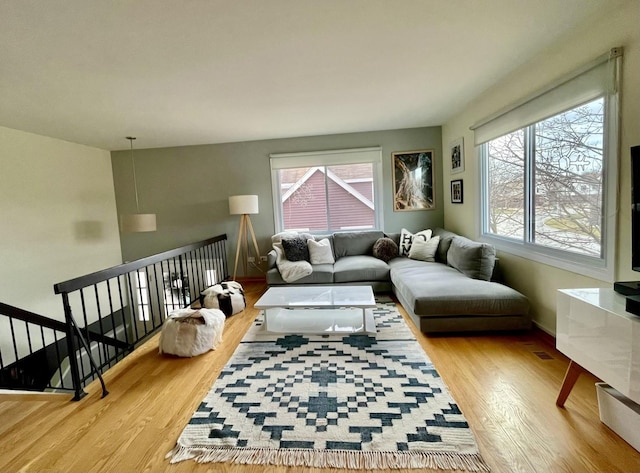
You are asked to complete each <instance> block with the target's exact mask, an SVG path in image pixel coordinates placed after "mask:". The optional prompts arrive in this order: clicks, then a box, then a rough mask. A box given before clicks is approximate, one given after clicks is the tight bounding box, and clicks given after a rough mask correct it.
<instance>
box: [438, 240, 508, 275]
mask: <svg viewBox="0 0 640 473" xmlns="http://www.w3.org/2000/svg"><path fill="white" fill-rule="evenodd" d="M495 259H496V250H495V248H494V247H493V246H492V245H489V244H487V243H479V242H475V241H471V240H469V239H468V238H464V237H461V236H455V237H453V239H452V240H451V246H450V247H449V251H448V252H447V264H448V265H449V266H451V267H453V268H456V269H457V270H458V271H460V272H461V273H462V274H464V275H465V276H468V277H470V278H473V279H481V280H483V281H489V280H491V274H492V273H493V266H494V265H495Z"/></svg>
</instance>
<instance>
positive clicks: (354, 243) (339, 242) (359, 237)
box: [333, 230, 384, 260]
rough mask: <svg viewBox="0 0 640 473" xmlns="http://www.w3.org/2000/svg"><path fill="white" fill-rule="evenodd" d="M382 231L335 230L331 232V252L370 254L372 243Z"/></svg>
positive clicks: (337, 255)
mask: <svg viewBox="0 0 640 473" xmlns="http://www.w3.org/2000/svg"><path fill="white" fill-rule="evenodd" d="M383 236H384V233H382V232H381V231H377V230H371V231H365V232H336V233H334V234H333V254H334V256H335V257H336V260H338V258H342V257H343V256H357V255H372V254H373V245H374V243H375V242H376V241H377V240H378V238H382V237H383Z"/></svg>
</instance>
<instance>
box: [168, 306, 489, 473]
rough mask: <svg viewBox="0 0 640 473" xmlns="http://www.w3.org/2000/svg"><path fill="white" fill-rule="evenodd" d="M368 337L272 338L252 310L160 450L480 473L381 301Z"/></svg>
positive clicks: (473, 447)
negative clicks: (172, 439) (247, 324)
mask: <svg viewBox="0 0 640 473" xmlns="http://www.w3.org/2000/svg"><path fill="white" fill-rule="evenodd" d="M374 317H375V321H376V329H377V333H376V334H375V335H349V336H344V337H341V336H335V335H333V336H332V335H329V336H327V335H303V334H272V333H267V332H265V331H264V329H263V326H262V315H260V316H259V317H258V318H257V319H256V320H255V322H254V323H253V325H252V326H251V328H250V329H249V330H248V331H247V334H246V335H245V336H244V338H243V339H242V341H241V343H240V345H239V346H238V348H237V350H236V351H235V353H234V354H233V356H232V357H231V359H230V360H229V362H228V363H227V364H226V365H225V367H224V368H223V369H222V372H221V373H220V376H219V378H218V379H217V380H216V381H215V383H214V385H213V386H212V387H211V390H210V391H209V393H208V394H207V396H206V397H205V398H204V400H203V401H202V403H201V404H200V406H199V407H198V409H197V410H196V412H195V413H194V414H193V417H192V418H191V420H190V421H189V423H188V425H187V426H186V427H185V429H184V431H183V432H182V434H181V435H180V437H179V439H178V441H177V444H176V447H175V448H174V449H173V450H172V451H171V452H169V453H168V454H167V458H169V457H170V458H171V463H176V462H180V461H183V460H188V459H194V460H195V461H198V462H203V463H204V462H231V463H240V464H261V465H287V466H308V467H318V468H350V469H366V470H371V469H381V470H386V469H397V468H419V469H422V470H423V471H424V470H434V471H437V470H463V471H482V472H487V471H489V468H488V466H487V465H486V464H485V462H484V461H483V460H482V458H481V457H480V454H479V452H478V447H477V444H476V441H475V438H474V436H473V432H472V431H471V429H470V428H469V425H468V424H467V421H466V420H465V418H464V416H463V414H462V413H461V412H460V409H459V408H458V405H457V404H456V402H455V400H454V399H453V398H452V397H451V394H450V393H449V391H448V390H447V388H446V386H445V385H444V383H443V381H442V379H441V378H440V376H439V374H438V373H437V371H436V370H435V369H434V367H433V364H432V363H431V361H430V360H429V358H428V357H427V355H426V353H425V352H424V350H423V349H422V347H421V346H420V344H419V343H418V342H417V340H416V339H415V337H414V336H413V334H412V332H411V330H409V328H408V327H407V325H406V323H405V322H404V319H403V318H402V316H401V315H400V314H399V313H398V311H397V310H396V308H395V304H394V302H393V301H391V299H389V298H379V299H378V302H377V308H376V309H374Z"/></svg>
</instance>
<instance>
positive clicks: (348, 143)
mask: <svg viewBox="0 0 640 473" xmlns="http://www.w3.org/2000/svg"><path fill="white" fill-rule="evenodd" d="M138 146H139V147H140V149H137V147H138ZM368 146H381V147H382V157H383V180H384V196H383V205H384V230H385V231H387V232H399V231H400V229H401V228H403V227H404V228H407V229H408V230H411V231H418V230H422V229H424V228H431V227H435V226H442V225H443V222H444V213H443V210H444V205H443V200H442V199H443V192H442V191H443V188H442V167H441V165H442V145H441V129H440V127H428V128H411V129H404V130H389V131H374V132H365V133H349V134H340V135H325V136H310V137H302V138H288V139H277V140H264V141H251V142H241V143H226V144H215V145H202V146H184V147H177V148H161V149H142V148H144V137H138V139H137V141H136V142H135V144H134V151H133V153H134V160H135V167H136V178H137V184H138V196H139V202H140V212H143V213H146V212H155V213H156V214H157V218H158V231H157V232H153V233H138V234H125V235H122V236H121V246H122V257H123V261H130V260H133V259H136V258H141V257H143V256H148V255H150V254H153V253H157V252H160V251H164V250H168V249H171V248H175V247H177V246H181V245H184V244H187V243H192V242H195V241H198V240H202V239H205V238H208V237H211V236H214V235H218V234H221V233H226V234H227V236H228V238H229V241H228V247H227V248H228V252H229V255H231V256H232V257H231V258H230V263H233V256H234V255H235V241H236V239H237V232H238V224H239V218H238V216H232V215H229V208H228V203H227V198H228V197H229V196H230V195H236V194H257V195H258V196H259V199H260V214H258V215H252V216H251V221H252V223H253V227H254V230H255V233H256V238H257V240H258V246H259V247H260V253H261V254H263V255H264V254H266V253H267V252H268V251H269V249H270V246H271V245H270V237H271V235H272V234H273V233H274V220H273V219H274V217H273V205H272V201H271V171H270V167H269V154H270V153H288V152H301V151H320V150H329V149H342V148H359V147H368ZM418 149H433V150H435V158H436V160H435V168H434V173H435V179H436V183H435V185H436V199H437V200H436V207H437V208H436V209H435V210H429V211H415V212H394V211H393V206H392V201H393V199H392V193H393V192H392V177H393V173H392V167H391V153H392V152H397V151H411V150H418ZM111 160H112V166H113V178H114V186H115V192H116V204H117V209H118V214H122V213H130V212H135V210H136V205H135V192H134V183H133V176H132V166H131V158H130V153H129V151H117V152H112V153H111ZM446 195H448V194H446ZM230 271H233V267H232V266H231V267H230ZM258 274H259V273H258V272H255V271H254V272H253V273H251V274H250V275H258Z"/></svg>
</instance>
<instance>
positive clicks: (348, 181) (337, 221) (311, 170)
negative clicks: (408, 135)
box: [271, 148, 381, 232]
mask: <svg viewBox="0 0 640 473" xmlns="http://www.w3.org/2000/svg"><path fill="white" fill-rule="evenodd" d="M380 166H381V157H380V148H365V149H350V150H336V151H322V152H312V153H295V154H273V155H271V169H272V185H273V190H274V193H273V194H274V209H275V210H276V211H275V217H276V228H277V229H278V231H283V230H300V231H302V230H304V231H309V232H328V231H336V230H353V229H372V228H381V217H380V216H381V211H380V205H379V176H380V175H381V170H380Z"/></svg>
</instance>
